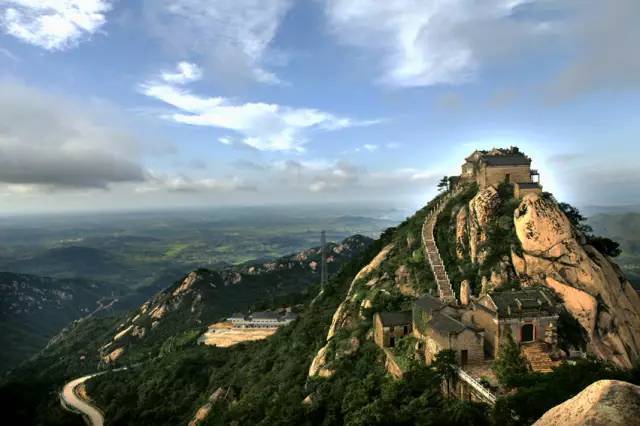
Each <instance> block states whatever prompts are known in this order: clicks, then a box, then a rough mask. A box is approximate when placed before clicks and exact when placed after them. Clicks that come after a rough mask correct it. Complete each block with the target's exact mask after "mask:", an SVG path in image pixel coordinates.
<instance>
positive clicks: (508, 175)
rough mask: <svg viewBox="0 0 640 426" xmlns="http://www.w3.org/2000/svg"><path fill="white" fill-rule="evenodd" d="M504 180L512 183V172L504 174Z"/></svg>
mask: <svg viewBox="0 0 640 426" xmlns="http://www.w3.org/2000/svg"><path fill="white" fill-rule="evenodd" d="M504 181H505V182H507V183H511V173H507V174H506V175H505V176H504Z"/></svg>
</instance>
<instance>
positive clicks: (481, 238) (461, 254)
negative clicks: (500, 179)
mask: <svg viewBox="0 0 640 426" xmlns="http://www.w3.org/2000/svg"><path fill="white" fill-rule="evenodd" d="M502 201H503V200H501V198H500V194H498V191H497V190H496V188H494V187H492V186H489V187H487V188H485V189H483V190H481V191H479V192H478V193H477V194H476V195H475V196H474V197H473V198H472V199H471V200H470V201H469V203H468V204H467V205H462V206H460V209H459V210H458V212H457V214H456V216H455V233H456V257H457V259H458V260H459V261H464V259H466V258H468V259H469V260H470V261H471V263H473V264H475V265H483V264H484V263H485V260H486V258H487V254H488V252H487V248H486V245H487V241H488V240H489V238H490V236H489V227H490V226H491V224H492V223H493V222H494V221H495V218H496V214H497V211H498V208H499V206H500V204H501V202H502ZM509 270H510V268H509V259H502V260H501V261H500V262H498V263H497V264H495V265H491V271H490V272H489V273H487V274H486V275H485V276H483V277H482V278H481V287H482V290H481V293H482V294H484V293H487V292H488V291H490V290H492V289H494V288H497V287H500V286H501V285H503V284H504V283H506V282H507V281H508V280H509ZM466 291H468V289H467V290H466Z"/></svg>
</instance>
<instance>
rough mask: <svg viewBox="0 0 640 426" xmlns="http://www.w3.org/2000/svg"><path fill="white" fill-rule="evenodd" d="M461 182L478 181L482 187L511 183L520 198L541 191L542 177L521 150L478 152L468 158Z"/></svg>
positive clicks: (496, 149) (463, 168)
mask: <svg viewBox="0 0 640 426" xmlns="http://www.w3.org/2000/svg"><path fill="white" fill-rule="evenodd" d="M460 181H461V182H476V183H477V184H478V185H479V186H480V188H481V189H482V188H486V187H488V186H491V185H499V184H500V183H503V182H506V183H510V184H512V185H513V187H514V193H515V196H516V197H517V198H520V197H523V196H524V195H526V194H528V193H530V192H541V191H542V186H541V185H540V174H539V173H538V171H537V170H533V169H531V158H529V157H527V156H526V155H525V154H524V153H523V152H521V151H520V150H519V149H518V148H517V147H511V148H507V149H500V148H494V149H492V150H491V151H479V150H478V151H475V152H474V153H473V154H471V155H470V156H469V157H467V158H466V159H465V163H464V164H463V165H462V173H461V175H460Z"/></svg>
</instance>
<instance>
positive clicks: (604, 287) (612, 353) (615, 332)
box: [511, 194, 640, 368]
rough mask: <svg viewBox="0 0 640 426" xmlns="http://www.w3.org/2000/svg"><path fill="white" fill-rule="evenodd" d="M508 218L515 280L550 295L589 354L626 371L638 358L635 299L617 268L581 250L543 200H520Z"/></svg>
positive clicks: (639, 299)
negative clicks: (515, 247) (514, 245)
mask: <svg viewBox="0 0 640 426" xmlns="http://www.w3.org/2000/svg"><path fill="white" fill-rule="evenodd" d="M514 217H515V226H516V232H517V235H518V240H519V242H520V244H521V247H522V253H521V254H520V255H519V254H518V253H516V252H512V254H511V258H512V261H513V266H514V268H515V272H516V274H517V275H518V278H519V279H520V280H522V281H523V282H524V283H527V284H530V285H532V284H543V285H545V286H548V287H549V288H551V289H553V290H554V291H555V292H556V293H557V294H558V295H559V296H560V297H561V298H562V301H563V303H564V306H565V307H566V308H567V310H568V311H569V312H570V313H571V314H572V315H573V316H574V317H575V318H576V319H577V320H578V321H579V322H580V325H581V326H582V327H583V328H584V329H585V330H586V332H587V335H588V338H589V347H590V349H591V351H592V352H593V353H594V354H596V355H597V356H599V357H601V358H603V359H607V360H610V361H613V362H615V363H616V364H618V365H620V366H622V367H627V368H631V367H632V366H633V364H634V362H636V361H637V360H638V359H639V358H640V296H638V292H637V291H636V290H635V289H634V288H633V287H632V285H631V283H630V282H629V281H628V280H627V279H626V278H625V277H624V275H623V274H622V272H621V270H620V268H619V267H618V266H617V265H616V264H615V263H613V262H612V261H611V260H610V259H609V258H607V257H606V256H604V255H603V254H602V253H600V252H599V251H598V250H596V249H595V248H594V247H593V246H591V245H589V244H586V243H585V241H584V236H582V235H579V234H578V233H576V232H575V230H574V229H573V228H572V226H571V223H570V222H569V220H568V219H567V217H566V216H565V215H564V214H563V213H562V212H561V211H560V209H559V208H558V206H557V204H556V203H555V202H553V201H552V200H551V199H549V198H545V197H542V196H540V195H538V194H530V195H527V196H525V197H524V199H523V200H522V202H521V203H520V205H519V206H518V208H517V209H516V211H515V213H514Z"/></svg>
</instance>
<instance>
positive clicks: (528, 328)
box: [520, 324, 534, 342]
mask: <svg viewBox="0 0 640 426" xmlns="http://www.w3.org/2000/svg"><path fill="white" fill-rule="evenodd" d="M533 337H534V336H533V324H525V325H523V326H522V329H521V330H520V341H521V342H533Z"/></svg>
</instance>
